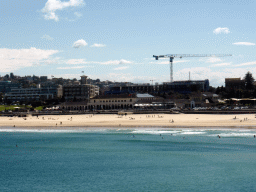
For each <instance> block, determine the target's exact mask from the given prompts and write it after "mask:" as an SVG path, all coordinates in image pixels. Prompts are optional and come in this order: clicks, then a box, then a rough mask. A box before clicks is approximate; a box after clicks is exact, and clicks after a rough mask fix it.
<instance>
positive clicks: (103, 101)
mask: <svg viewBox="0 0 256 192" xmlns="http://www.w3.org/2000/svg"><path fill="white" fill-rule="evenodd" d="M120 101H121V102H126V100H100V103H108V102H109V103H111V102H112V103H114V102H120ZM130 102H132V99H130ZM94 103H96V100H94Z"/></svg>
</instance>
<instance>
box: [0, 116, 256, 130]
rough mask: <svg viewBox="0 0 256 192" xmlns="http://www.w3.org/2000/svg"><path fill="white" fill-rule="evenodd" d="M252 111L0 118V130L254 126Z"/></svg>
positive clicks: (255, 126)
mask: <svg viewBox="0 0 256 192" xmlns="http://www.w3.org/2000/svg"><path fill="white" fill-rule="evenodd" d="M255 117H256V116H255V114H238V115H237V114H236V115H234V114H231V115H230V114H131V115H126V116H120V115H116V114H111V115H110V114H95V115H92V114H85V115H44V116H38V117H36V116H31V117H0V129H5V128H8V129H10V128H12V129H21V128H27V129H34V128H35V127H37V128H43V127H44V128H45V129H52V130H58V129H67V128H69V129H75V128H84V129H86V128H93V129H96V128H115V129H120V128H149V129H150V128H168V129H174V128H176V129H177V128H183V129H185V128H187V129H193V128H194V129H196V128H197V129H202V128H204V129H206V128H208V129H213V128H221V129H225V128H229V129H256V118H255Z"/></svg>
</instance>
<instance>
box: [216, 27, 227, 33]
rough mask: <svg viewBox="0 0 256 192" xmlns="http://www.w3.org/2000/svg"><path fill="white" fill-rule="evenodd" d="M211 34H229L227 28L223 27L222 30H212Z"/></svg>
mask: <svg viewBox="0 0 256 192" xmlns="http://www.w3.org/2000/svg"><path fill="white" fill-rule="evenodd" d="M213 33H215V34H221V33H224V34H228V33H230V31H229V29H228V28H227V27H223V28H221V27H218V28H216V29H214V30H213Z"/></svg>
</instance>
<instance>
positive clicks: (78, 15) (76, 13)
mask: <svg viewBox="0 0 256 192" xmlns="http://www.w3.org/2000/svg"><path fill="white" fill-rule="evenodd" d="M74 15H75V16H77V17H82V16H83V14H82V13H78V12H75V13H74Z"/></svg>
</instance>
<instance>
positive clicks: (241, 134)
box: [219, 132, 256, 137]
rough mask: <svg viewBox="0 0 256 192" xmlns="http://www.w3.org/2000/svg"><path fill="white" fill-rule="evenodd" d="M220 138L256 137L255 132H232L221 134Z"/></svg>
mask: <svg viewBox="0 0 256 192" xmlns="http://www.w3.org/2000/svg"><path fill="white" fill-rule="evenodd" d="M219 135H220V137H253V136H254V135H256V133H255V132H251V133H238V132H232V133H220V134H219Z"/></svg>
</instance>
